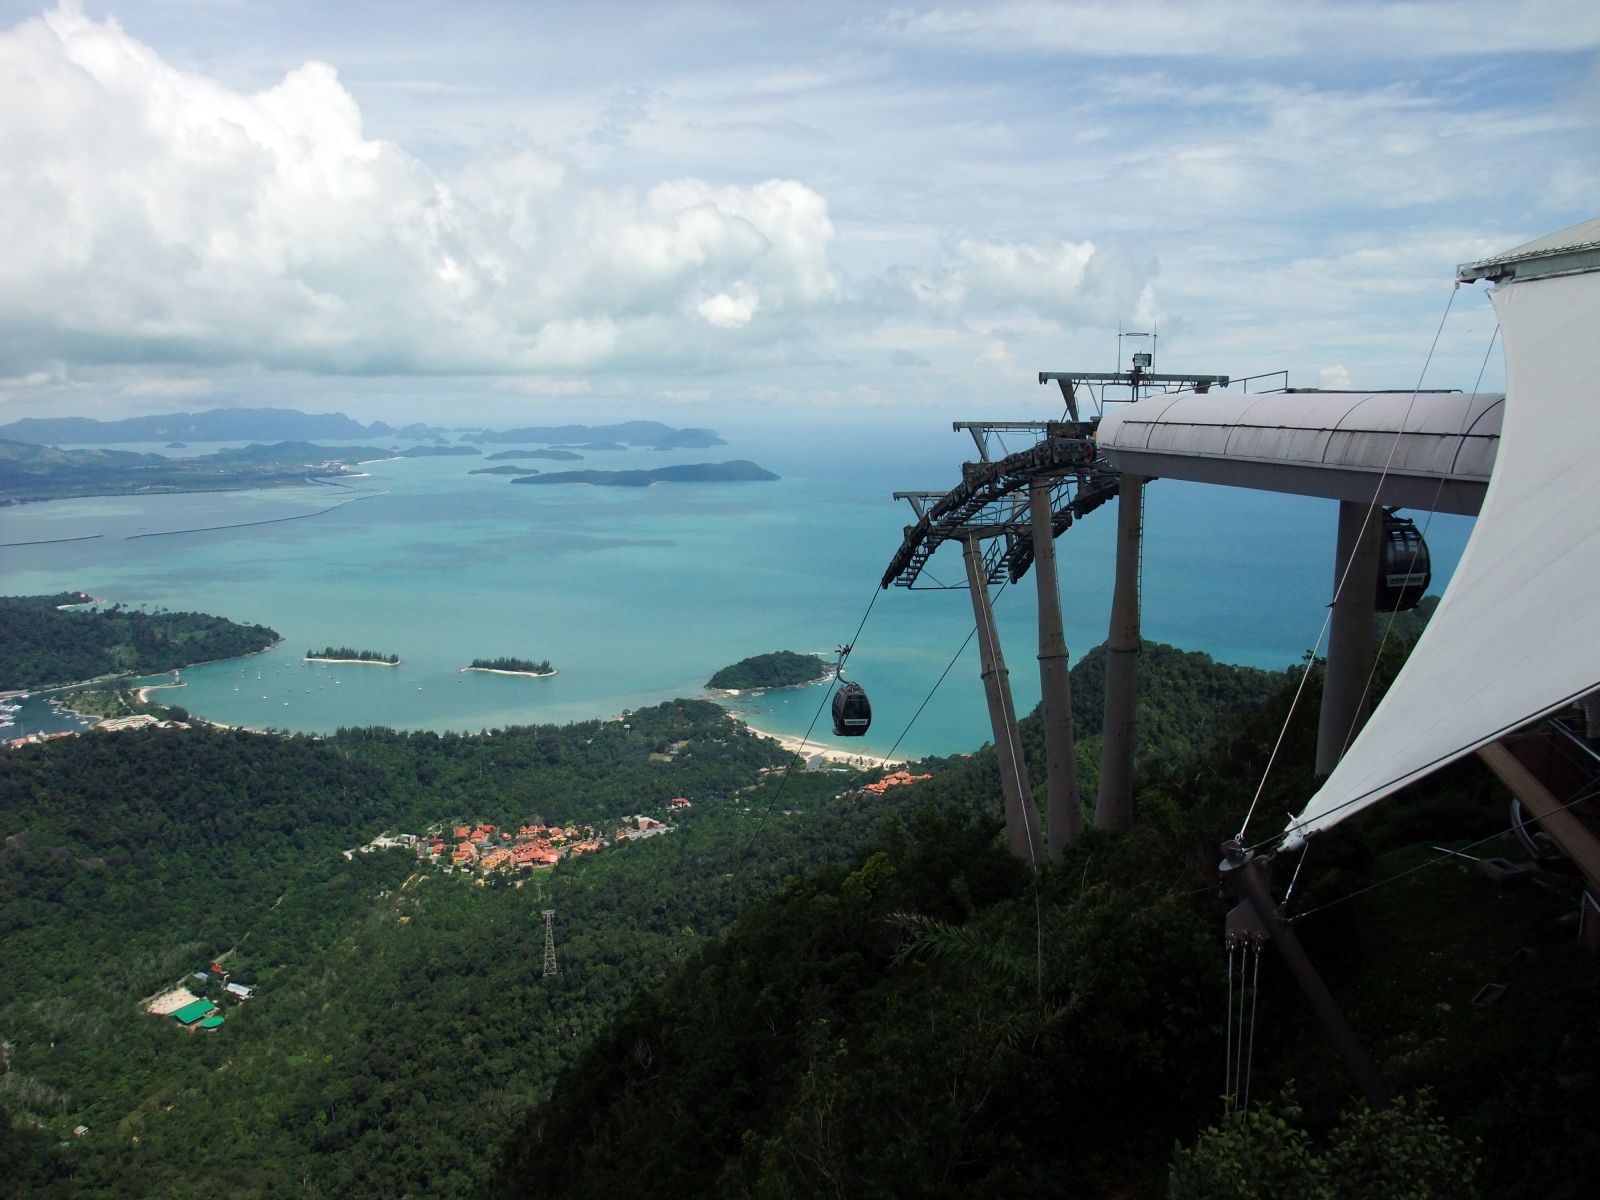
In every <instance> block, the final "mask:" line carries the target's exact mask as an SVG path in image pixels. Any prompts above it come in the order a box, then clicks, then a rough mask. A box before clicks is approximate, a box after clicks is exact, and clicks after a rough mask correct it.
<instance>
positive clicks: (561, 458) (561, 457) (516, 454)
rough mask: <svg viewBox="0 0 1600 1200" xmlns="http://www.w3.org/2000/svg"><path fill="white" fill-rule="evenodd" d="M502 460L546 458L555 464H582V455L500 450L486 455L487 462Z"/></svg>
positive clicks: (558, 451)
mask: <svg viewBox="0 0 1600 1200" xmlns="http://www.w3.org/2000/svg"><path fill="white" fill-rule="evenodd" d="M502 458H548V459H552V460H554V461H555V462H582V461H583V455H581V454H574V453H573V452H572V451H571V450H501V451H500V452H499V453H497V454H486V455H484V459H485V461H487V462H495V461H496V460H498V459H502Z"/></svg>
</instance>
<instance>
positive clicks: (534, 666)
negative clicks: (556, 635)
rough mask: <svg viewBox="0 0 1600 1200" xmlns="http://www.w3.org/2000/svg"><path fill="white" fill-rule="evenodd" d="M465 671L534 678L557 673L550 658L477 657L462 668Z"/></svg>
mask: <svg viewBox="0 0 1600 1200" xmlns="http://www.w3.org/2000/svg"><path fill="white" fill-rule="evenodd" d="M461 669H462V670H463V671H484V672H487V673H488V674H490V675H526V676H529V677H530V678H533V679H547V678H549V677H550V676H551V675H554V674H555V673H556V669H555V668H554V667H552V666H551V665H550V660H549V659H548V658H542V659H540V660H539V661H538V662H534V661H533V660H532V659H531V658H510V657H500V658H475V659H473V660H472V662H471V663H470V664H468V665H467V666H465V667H462V668H461Z"/></svg>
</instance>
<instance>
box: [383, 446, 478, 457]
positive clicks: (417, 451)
mask: <svg viewBox="0 0 1600 1200" xmlns="http://www.w3.org/2000/svg"><path fill="white" fill-rule="evenodd" d="M391 453H393V454H394V455H395V456H396V457H397V458H438V457H440V456H441V455H446V456H447V455H452V454H482V453H483V451H482V450H479V449H478V448H477V447H476V446H412V447H411V448H410V449H409V450H394V451H391Z"/></svg>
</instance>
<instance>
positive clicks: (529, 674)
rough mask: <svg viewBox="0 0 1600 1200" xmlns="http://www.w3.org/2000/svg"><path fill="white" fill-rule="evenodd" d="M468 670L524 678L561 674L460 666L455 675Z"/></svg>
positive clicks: (550, 676)
mask: <svg viewBox="0 0 1600 1200" xmlns="http://www.w3.org/2000/svg"><path fill="white" fill-rule="evenodd" d="M468 671H476V672H478V674H480V675H520V676H522V678H524V679H553V678H554V677H555V676H557V675H559V674H561V672H560V671H504V670H501V669H500V668H499V667H462V668H461V669H460V670H458V671H457V672H456V674H457V675H465V674H466V673H467V672H468Z"/></svg>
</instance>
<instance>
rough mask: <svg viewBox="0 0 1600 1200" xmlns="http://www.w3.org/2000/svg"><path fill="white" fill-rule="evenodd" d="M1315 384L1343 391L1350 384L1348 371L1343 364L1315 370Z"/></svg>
mask: <svg viewBox="0 0 1600 1200" xmlns="http://www.w3.org/2000/svg"><path fill="white" fill-rule="evenodd" d="M1317 386H1318V387H1325V388H1331V389H1332V390H1334V391H1344V390H1345V389H1346V388H1348V387H1349V386H1350V372H1349V371H1348V370H1346V369H1345V368H1344V367H1343V366H1332V367H1323V368H1322V369H1321V370H1319V371H1318V372H1317Z"/></svg>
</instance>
